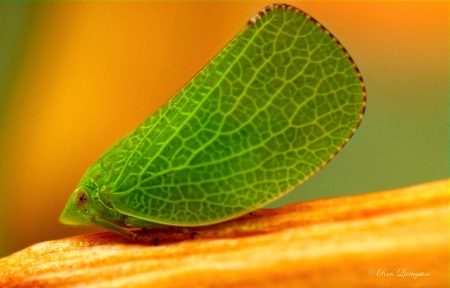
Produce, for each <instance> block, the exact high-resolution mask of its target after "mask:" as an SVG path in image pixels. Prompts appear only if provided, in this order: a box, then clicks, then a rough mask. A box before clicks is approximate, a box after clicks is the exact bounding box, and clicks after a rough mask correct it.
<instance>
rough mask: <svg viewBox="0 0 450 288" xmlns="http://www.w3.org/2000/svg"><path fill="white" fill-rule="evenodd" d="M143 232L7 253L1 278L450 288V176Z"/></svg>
mask: <svg viewBox="0 0 450 288" xmlns="http://www.w3.org/2000/svg"><path fill="white" fill-rule="evenodd" d="M137 233H139V236H140V242H139V243H136V242H131V240H128V239H125V238H123V237H121V236H118V235H116V234H114V233H110V232H106V233H100V234H91V235H85V236H79V237H73V238H67V239H62V240H55V241H48V242H43V243H38V244H35V245H33V246H30V247H28V248H26V249H24V250H22V251H19V252H17V253H14V254H12V255H10V256H8V257H5V258H3V259H0V284H3V285H6V286H7V287H62V286H64V287H67V286H71V285H80V286H83V287H89V286H91V287H122V286H127V287H128V286H133V287H139V286H142V287H180V286H188V287H193V286H202V287H230V286H236V287H311V286H317V287H331V286H332V287H448V284H449V275H448V271H449V180H442V181H437V182H431V183H425V184H421V185H416V186H412V187H406V188H402V189H396V190H390V191H382V192H378V193H371V194H366V195H362V196H354V197H343V198H335V199H324V200H318V201H312V202H306V203H297V204H293V205H289V206H285V207H282V208H279V209H273V210H258V211H255V212H254V213H252V214H251V215H246V216H245V217H241V218H239V219H235V220H232V221H228V222H226V223H222V224H218V225H213V226H208V227H201V228H195V229H191V228H189V229H185V228H167V229H148V230H145V231H138V232H137Z"/></svg>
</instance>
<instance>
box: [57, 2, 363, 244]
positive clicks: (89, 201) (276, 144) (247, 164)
mask: <svg viewBox="0 0 450 288" xmlns="http://www.w3.org/2000/svg"><path fill="white" fill-rule="evenodd" d="M364 109H365V88H364V84H363V81H362V77H361V75H360V73H359V70H358V68H357V67H356V65H355V64H354V62H353V60H352V58H351V57H350V55H349V54H348V53H347V51H346V50H345V48H344V47H343V46H342V45H341V44H340V42H339V41H338V40H337V39H336V38H335V37H334V36H333V35H332V34H331V33H330V32H329V31H328V30H326V28H324V27H323V26H322V25H321V24H320V23H319V22H317V21H316V20H315V19H314V18H312V17H311V16H309V15H307V14H306V13H304V12H302V11H301V10H299V9H297V8H295V7H292V6H289V5H286V4H274V5H270V6H268V7H266V8H264V9H263V10H262V11H260V12H259V13H258V14H257V15H256V16H255V17H253V18H252V19H251V20H249V21H248V23H247V25H246V26H245V27H244V28H243V29H242V30H241V32H240V33H239V34H238V35H237V36H236V37H235V38H234V39H233V40H232V41H231V42H230V43H229V44H228V45H227V46H226V47H225V48H224V49H223V50H222V51H221V52H220V53H219V54H218V55H217V56H216V57H215V58H214V59H213V60H212V61H211V62H210V63H209V64H208V65H206V66H205V67H204V68H203V69H202V70H201V71H200V72H199V73H198V74H197V75H196V76H195V77H194V78H193V79H192V80H191V81H189V83H187V84H186V85H185V86H184V87H183V88H182V89H181V90H180V91H179V92H178V93H177V94H176V95H175V96H173V97H172V98H171V99H170V100H169V101H168V102H167V103H165V104H164V105H163V106H162V107H161V108H159V110H157V111H156V112H155V113H153V114H152V115H151V116H150V117H149V118H147V119H146V120H145V121H144V122H143V123H142V124H141V125H140V126H138V127H137V128H136V129H135V130H134V131H133V132H131V133H130V134H129V135H128V136H126V137H125V138H123V139H122V140H120V141H119V142H117V143H116V144H115V145H114V146H113V147H111V148H110V149H109V150H108V151H106V153H105V154H104V155H102V156H101V157H100V158H99V159H98V160H97V161H96V162H95V163H94V164H93V165H92V166H91V167H90V168H89V169H88V170H87V172H86V173H85V175H84V176H83V178H82V179H81V181H80V183H79V184H78V187H77V188H76V189H75V191H74V192H73V193H72V195H71V196H70V198H69V201H68V203H67V204H66V207H65V209H64V211H63V213H62V214H61V216H60V220H61V222H63V223H65V224H72V225H77V224H92V223H95V224H99V225H101V226H103V227H106V228H108V229H111V230H113V231H115V232H117V233H119V234H121V235H124V236H126V237H130V238H134V237H135V236H136V234H134V233H133V232H131V231H129V230H128V229H126V228H127V227H141V228H144V227H152V226H155V225H174V226H201V225H208V224H213V223H218V222H222V221H225V220H228V219H231V218H235V217H238V216H240V215H243V214H245V213H248V212H250V211H252V210H255V209H256V208H258V207H261V206H263V205H265V204H267V203H269V202H271V201H273V200H275V199H276V198H279V197H281V196H282V195H284V194H286V193H288V192H289V191H291V190H293V189H294V188H295V187H297V186H298V185H299V184H300V183H302V182H303V181H305V180H306V179H308V178H309V177H311V175H313V174H314V173H316V172H317V171H318V170H320V169H321V168H322V167H323V166H324V165H325V164H326V163H328V162H329V161H330V160H331V159H332V158H333V157H334V156H335V155H336V154H337V153H338V152H339V151H340V149H341V148H342V147H343V146H344V145H345V143H347V141H348V140H349V139H350V137H351V136H352V135H353V133H354V132H355V130H356V128H357V127H358V125H359V123H360V121H361V119H362V116H363V114H364Z"/></svg>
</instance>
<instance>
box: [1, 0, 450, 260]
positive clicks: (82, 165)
mask: <svg viewBox="0 0 450 288" xmlns="http://www.w3.org/2000/svg"><path fill="white" fill-rule="evenodd" d="M288 3H290V4H292V5H294V6H296V7H298V8H300V9H302V10H304V11H306V12H307V13H309V14H310V15H312V16H313V17H315V18H316V19H318V20H319V21H320V22H321V23H322V24H324V25H325V26H326V27H327V28H328V29H329V30H330V31H332V33H333V34H334V35H335V36H336V37H337V38H339V39H340V41H341V42H342V43H343V44H344V46H345V47H346V48H347V49H348V51H349V52H350V54H351V55H352V57H353V58H354V60H355V61H356V63H357V64H358V66H359V68H360V70H361V71H362V74H363V77H364V79H365V81H366V85H367V92H368V108H367V113H366V117H365V119H364V120H363V123H362V125H361V127H360V129H359V130H358V132H357V133H356V135H355V137H354V139H352V141H350V143H349V144H348V145H347V147H346V148H345V149H344V150H343V152H341V153H340V154H339V155H338V157H337V158H336V159H335V160H333V161H332V162H331V163H330V164H329V165H328V166H327V167H326V168H325V169H323V171H321V172H320V173H318V175H316V176H314V177H313V178H312V179H310V180H308V181H307V182H306V183H305V184H303V185H301V187H299V188H298V189H297V190H296V191H294V192H292V193H291V194H289V195H288V196H287V197H285V198H284V199H282V200H279V201H277V202H276V203H274V204H273V205H272V207H273V206H279V205H284V204H285V203H288V202H295V201H302V200H307V199H316V198H321V197H336V196H339V195H348V194H358V193H366V192H370V191H375V190H379V189H388V188H395V187H400V186H405V185H412V184H415V183H420V182H425V181H431V180H436V179H442V178H445V177H448V130H447V129H448V126H447V125H448V107H449V106H448V99H447V97H448V59H449V57H448V56H449V55H448V51H449V47H448V46H449V44H448V35H449V28H448V26H449V25H448V23H449V15H448V13H449V12H448V3H446V2H440V3H439V2H434V3H433V2H431V3H426V2H423V3H416V2H399V3H390V2H375V3H373V2H342V3H341V2H294V1H288ZM268 4H271V3H270V2H263V1H261V2H256V1H255V2H238V1H236V2H198V3H197V2H133V3H128V2H110V3H106V2H96V3H86V2H75V3H69V2H60V3H56V2H49V3H0V114H1V115H0V128H1V135H0V157H1V161H0V217H1V218H0V220H1V221H0V229H1V230H0V257H1V256H4V255H8V254H10V253H12V252H14V251H17V250H19V249H22V248H24V247H26V246H28V245H30V244H32V243H36V242H41V241H45V240H50V239H57V238H62V237H68V236H72V235H77V234H82V233H91V232H94V231H102V229H101V228H98V227H87V228H79V227H66V226H63V225H62V224H60V223H58V216H59V213H60V212H61V210H62V209H63V207H64V204H65V202H66V201H67V198H68V196H69V194H70V193H71V192H72V190H73V189H74V188H75V186H76V185H77V183H78V181H79V179H80V178H81V176H82V175H83V173H84V171H85V170H86V169H87V167H88V166H89V165H90V164H91V163H92V162H94V161H95V160H96V159H97V158H98V157H99V156H100V155H101V154H102V153H103V152H104V151H106V149H107V148H108V147H109V146H111V145H112V144H113V143H115V142H116V141H117V140H119V139H120V138H121V137H123V136H124V135H126V134H127V133H128V132H130V131H131V130H133V128H135V127H136V126H137V125H138V124H139V123H140V122H142V121H143V120H144V119H145V118H146V117H148V116H149V115H150V114H151V113H152V112H153V111H155V110H156V109H157V108H158V107H159V106H160V105H161V104H163V103H164V102H165V101H166V100H167V99H168V98H170V97H171V96H172V95H173V94H174V93H175V92H176V91H177V90H178V89H180V88H181V87H182V86H183V85H184V84H185V83H186V82H187V81H188V80H189V79H190V78H191V77H192V76H194V74H195V73H196V72H198V71H199V70H200V69H201V68H202V67H203V66H204V65H205V64H206V63H207V62H208V61H209V60H210V59H211V58H212V57H213V56H214V55H215V54H217V53H218V52H219V51H220V49H221V48H223V47H224V46H225V45H226V44H227V43H228V42H229V41H230V40H231V39H232V37H233V36H234V35H236V34H237V33H238V31H239V30H240V29H241V28H242V27H243V26H244V24H245V23H246V21H247V20H248V19H250V18H251V17H253V16H254V14H256V13H257V12H258V11H259V10H260V9H262V8H263V7H265V6H266V5H268Z"/></svg>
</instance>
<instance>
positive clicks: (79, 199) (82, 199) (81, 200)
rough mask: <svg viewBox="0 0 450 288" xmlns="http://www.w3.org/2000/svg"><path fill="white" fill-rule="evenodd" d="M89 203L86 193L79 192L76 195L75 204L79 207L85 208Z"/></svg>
mask: <svg viewBox="0 0 450 288" xmlns="http://www.w3.org/2000/svg"><path fill="white" fill-rule="evenodd" d="M87 202H88V199H87V196H86V192H84V191H78V192H77V194H76V195H75V204H77V206H78V207H83V206H84V205H86V204H87Z"/></svg>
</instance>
